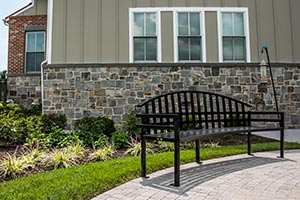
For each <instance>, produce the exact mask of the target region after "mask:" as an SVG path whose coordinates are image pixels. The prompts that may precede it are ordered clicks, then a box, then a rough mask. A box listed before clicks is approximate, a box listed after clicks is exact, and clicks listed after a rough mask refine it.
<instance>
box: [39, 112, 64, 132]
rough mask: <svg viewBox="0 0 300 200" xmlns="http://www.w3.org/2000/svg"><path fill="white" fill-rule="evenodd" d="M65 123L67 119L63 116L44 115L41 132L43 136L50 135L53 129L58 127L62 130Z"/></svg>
mask: <svg viewBox="0 0 300 200" xmlns="http://www.w3.org/2000/svg"><path fill="white" fill-rule="evenodd" d="M66 123H67V118H66V115H65V114H55V113H53V114H51V113H49V114H44V115H42V127H43V129H42V131H43V132H44V133H45V134H50V133H51V132H52V128H53V127H56V126H57V127H59V128H61V129H64V127H65V126H66Z"/></svg>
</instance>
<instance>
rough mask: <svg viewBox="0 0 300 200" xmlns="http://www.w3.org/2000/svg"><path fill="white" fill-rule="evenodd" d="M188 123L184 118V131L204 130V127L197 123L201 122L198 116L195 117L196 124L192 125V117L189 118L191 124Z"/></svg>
mask: <svg viewBox="0 0 300 200" xmlns="http://www.w3.org/2000/svg"><path fill="white" fill-rule="evenodd" d="M186 121H187V118H186V117H185V116H184V117H183V119H182V124H183V125H182V130H190V129H201V128H202V125H201V124H200V123H199V122H197V121H199V117H198V116H195V121H196V122H195V124H193V123H191V122H192V121H193V116H192V115H190V116H189V123H187V122H186Z"/></svg>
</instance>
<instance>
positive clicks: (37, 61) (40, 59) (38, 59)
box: [35, 52, 45, 72]
mask: <svg viewBox="0 0 300 200" xmlns="http://www.w3.org/2000/svg"><path fill="white" fill-rule="evenodd" d="M35 55H36V58H35V71H36V72H40V71H41V63H42V62H43V61H44V60H45V53H44V52H41V53H35Z"/></svg>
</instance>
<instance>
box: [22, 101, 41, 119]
mask: <svg viewBox="0 0 300 200" xmlns="http://www.w3.org/2000/svg"><path fill="white" fill-rule="evenodd" d="M23 113H24V115H25V116H40V115H42V103H41V102H39V103H34V104H32V105H31V107H30V108H25V109H24V110H23Z"/></svg>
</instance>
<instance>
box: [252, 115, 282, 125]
mask: <svg viewBox="0 0 300 200" xmlns="http://www.w3.org/2000/svg"><path fill="white" fill-rule="evenodd" d="M250 114H251V122H278V123H279V126H280V127H283V128H284V112H256V111H251V112H250Z"/></svg>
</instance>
